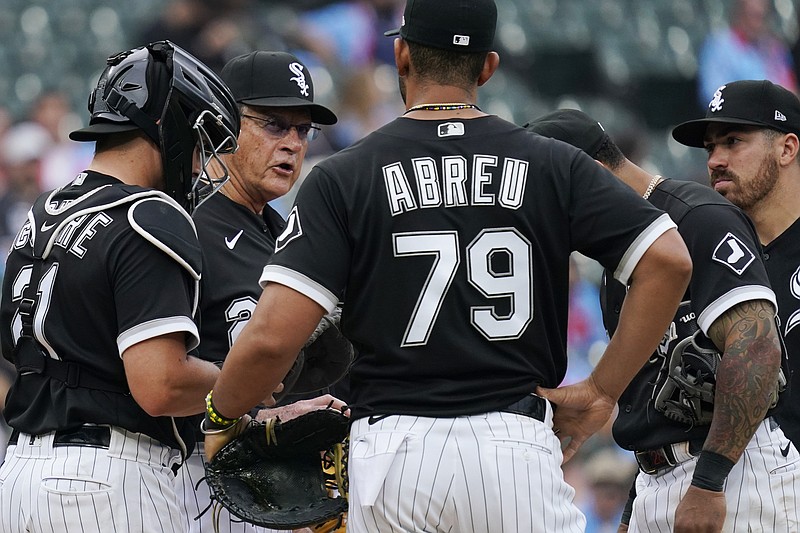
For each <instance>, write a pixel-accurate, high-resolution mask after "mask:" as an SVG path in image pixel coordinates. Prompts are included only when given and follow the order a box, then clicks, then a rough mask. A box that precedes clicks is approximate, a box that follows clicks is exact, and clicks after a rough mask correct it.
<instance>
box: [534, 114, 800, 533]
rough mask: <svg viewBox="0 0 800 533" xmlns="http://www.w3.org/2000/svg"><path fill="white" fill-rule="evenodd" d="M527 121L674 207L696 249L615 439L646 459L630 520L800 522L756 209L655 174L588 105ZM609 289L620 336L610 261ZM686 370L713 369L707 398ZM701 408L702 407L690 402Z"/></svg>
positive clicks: (648, 526)
mask: <svg viewBox="0 0 800 533" xmlns="http://www.w3.org/2000/svg"><path fill="white" fill-rule="evenodd" d="M526 128H528V129H529V130H531V131H534V132H536V133H539V134H541V135H545V136H547V137H552V138H555V139H559V140H562V141H564V142H568V143H570V144H572V145H573V146H576V147H578V148H581V149H582V150H583V151H584V152H586V153H587V154H589V155H591V156H592V157H594V158H595V159H596V160H598V161H600V162H601V163H602V164H603V165H604V166H605V167H606V168H608V169H609V170H611V171H612V172H613V173H614V174H615V175H616V176H617V177H618V178H619V179H620V180H621V181H622V182H624V183H626V184H627V185H629V186H630V187H632V188H633V189H634V190H635V191H636V192H637V193H638V194H642V195H644V196H645V197H646V198H647V199H648V200H649V201H650V202H651V203H652V204H653V205H655V206H656V207H658V208H660V209H663V210H664V211H666V212H667V213H668V214H669V215H670V217H671V218H672V220H673V221H675V223H676V224H678V231H679V232H680V234H681V236H682V237H683V240H684V241H685V242H686V245H687V247H688V248H689V253H690V254H691V257H692V265H693V269H692V279H691V282H690V283H689V288H688V289H687V291H686V294H685V295H684V298H683V301H682V302H681V305H680V306H679V307H678V310H677V313H676V314H675V318H674V320H673V321H672V324H671V325H670V327H669V329H668V330H667V332H666V334H665V336H664V339H663V341H662V343H661V344H660V345H659V346H658V349H657V350H656V351H654V352H653V354H652V355H651V357H650V360H649V361H648V362H647V363H646V364H645V366H644V367H643V368H642V370H641V371H640V372H639V373H638V374H637V375H636V377H635V378H634V379H633V381H632V382H631V384H630V385H629V386H628V388H627V389H626V390H625V392H623V393H622V396H621V397H620V399H619V414H618V415H617V418H616V420H615V422H614V425H613V434H614V439H615V440H616V442H617V443H618V444H619V445H620V446H622V447H623V448H625V449H627V450H632V451H634V452H635V455H636V458H637V460H638V462H639V465H640V473H639V475H638V477H637V480H636V483H635V485H634V487H633V489H632V491H631V497H632V499H631V501H629V506H628V510H627V512H626V513H625V515H624V516H623V526H627V527H628V531H630V532H633V531H654V530H663V531H667V530H669V531H687V529H686V528H687V527H688V528H697V529H691V530H692V531H696V530H701V531H731V532H733V531H747V530H755V531H783V532H787V533H788V532H789V531H793V530H796V529H797V526H798V521H797V520H798V507H797V500H796V499H795V498H785V497H784V496H785V494H786V493H787V492H794V491H795V490H797V489H800V477H798V476H797V475H795V474H793V473H792V469H791V467H790V465H791V464H792V463H793V462H795V461H797V460H798V459H800V455H798V453H797V450H796V449H795V448H794V447H792V446H791V444H790V442H789V440H788V439H787V438H786V436H785V435H784V434H783V432H782V431H781V429H780V428H779V427H778V425H777V423H775V421H774V419H772V418H771V417H769V416H768V415H769V414H770V413H771V412H770V411H769V409H770V408H771V407H772V406H773V405H774V403H775V401H776V400H777V394H778V391H779V389H780V388H781V385H782V384H781V383H780V382H779V377H781V375H780V373H779V368H780V365H781V361H782V349H781V342H780V338H779V333H778V329H777V325H776V304H775V294H774V293H773V292H772V290H771V288H770V285H769V280H768V278H767V272H766V270H765V269H764V264H763V262H762V261H761V257H760V253H759V246H758V241H757V239H756V235H755V231H754V229H753V226H752V223H751V222H750V220H749V219H748V218H747V217H746V216H745V215H744V214H743V213H742V212H741V210H739V209H738V208H736V207H735V206H734V205H732V204H731V203H730V202H728V201H727V200H725V199H724V198H722V197H721V196H719V195H718V194H716V193H715V192H714V191H713V190H711V189H710V188H709V187H706V186H704V185H701V184H699V183H695V182H691V181H681V180H674V179H664V178H662V177H661V176H657V175H656V176H654V175H650V174H649V173H647V172H646V171H645V170H643V169H642V168H640V167H639V166H637V165H636V164H634V163H633V162H632V161H630V160H628V159H627V158H626V157H625V156H624V154H623V153H622V151H621V150H620V149H619V147H618V146H617V145H616V144H615V143H614V142H613V141H612V140H611V138H610V137H609V136H608V135H607V134H606V132H605V131H604V129H603V127H602V126H601V125H600V124H599V123H598V122H597V121H596V120H593V119H592V118H590V117H589V116H587V115H586V114H585V113H583V112H581V111H578V110H574V109H562V110H557V111H554V112H552V113H549V114H547V115H544V116H542V117H539V118H538V119H536V120H534V121H532V122H530V123H529V124H526ZM601 293H602V300H603V302H602V303H603V305H602V311H603V318H604V323H605V325H606V329H607V330H608V333H609V335H613V334H614V332H615V331H616V330H617V326H618V323H617V321H618V318H619V311H620V309H621V307H622V305H623V302H624V300H625V293H626V287H625V286H624V285H622V284H621V283H619V282H618V281H616V280H614V279H613V278H612V277H611V276H610V273H608V272H607V273H606V276H605V277H604V284H603V287H602V291H601ZM697 356H700V357H708V358H709V360H710V361H713V362H714V366H715V367H716V368H715V370H716V374H715V375H706V376H703V375H702V372H707V371H708V372H709V373H710V371H711V370H712V368H708V369H706V368H702V369H701V366H700V364H699V363H700V360H699V359H693V358H695V357H697ZM783 362H784V363H785V357H784V358H783ZM693 363H695V366H694V367H691V365H692V364H693ZM684 377H685V378H686V379H691V380H696V381H695V382H699V381H700V380H706V382H705V385H706V388H707V390H708V391H709V397H708V398H706V399H699V398H693V397H691V396H690V393H691V390H692V389H688V392H683V391H682V390H681V389H680V388H679V387H677V386H676V385H675V384H676V383H678V382H679V381H680V379H682V378H684ZM698 387H699V385H698ZM709 400H710V401H709ZM695 408H696V409H698V410H700V411H701V412H700V413H697V414H696V413H694V412H690V411H691V410H692V409H695ZM684 414H685V417H686V419H685V420H683V419H681V417H680V416H679V415H684ZM782 450H789V451H788V452H787V453H786V454H784V453H782ZM709 459H711V461H710V462H709ZM717 463H719V464H720V465H721V467H720V468H721V470H719V471H713V472H712V475H716V480H715V481H716V482H717V485H718V486H716V487H709V486H708V476H709V473H708V465H709V464H712V465H715V464H717ZM734 464H735V466H734ZM704 468H705V471H704ZM729 469H730V474H728V470H729ZM776 470H787V472H786V473H785V474H784V475H782V476H776V475H774V474H773V471H776ZM726 474H727V475H726ZM723 489H724V490H723ZM634 497H635V499H633V498H634ZM723 524H724V527H723Z"/></svg>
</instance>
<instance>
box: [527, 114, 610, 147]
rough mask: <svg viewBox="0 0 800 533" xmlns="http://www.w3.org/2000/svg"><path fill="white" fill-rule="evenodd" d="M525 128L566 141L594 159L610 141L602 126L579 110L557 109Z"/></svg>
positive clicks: (531, 122)
mask: <svg viewBox="0 0 800 533" xmlns="http://www.w3.org/2000/svg"><path fill="white" fill-rule="evenodd" d="M523 128H525V129H527V130H529V131H532V132H534V133H538V134H539V135H542V136H544V137H552V138H553V139H558V140H559V141H564V142H565V143H568V144H571V145H572V146H574V147H576V148H580V149H581V150H583V151H584V152H586V153H587V154H589V155H590V156H592V157H594V156H596V155H597V151H598V150H599V149H600V147H601V146H602V145H603V142H605V141H606V139H608V134H606V130H605V129H604V128H603V125H602V124H600V123H599V122H598V121H596V120H594V119H593V118H591V117H590V116H589V115H587V114H586V113H584V112H583V111H578V110H577V109H557V110H556V111H553V112H551V113H548V114H546V115H543V116H541V117H539V118H537V119H535V120H532V121H530V122H528V123H527V124H525V125H524V126H523Z"/></svg>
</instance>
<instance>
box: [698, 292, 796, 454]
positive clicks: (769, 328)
mask: <svg viewBox="0 0 800 533" xmlns="http://www.w3.org/2000/svg"><path fill="white" fill-rule="evenodd" d="M774 313H775V310H774V307H773V306H772V304H771V303H769V302H767V301H765V300H756V301H751V302H744V303H741V304H739V305H737V306H736V307H734V308H733V309H731V310H729V311H728V312H726V313H725V314H724V315H723V316H721V317H720V318H718V319H717V320H716V321H715V322H714V324H712V326H711V328H710V329H709V336H710V337H711V338H712V340H714V341H715V343H718V344H721V345H723V346H724V347H725V348H724V353H723V356H722V360H721V362H720V365H719V368H718V370H717V376H716V388H715V394H714V417H713V419H712V422H711V427H710V428H709V433H708V437H707V438H706V442H705V445H704V447H703V448H704V450H708V451H712V452H714V453H718V454H720V455H724V456H725V457H727V458H728V459H730V460H731V461H733V462H736V461H738V460H739V457H740V456H741V454H742V452H743V450H744V449H745V447H746V446H747V443H748V442H749V441H750V439H751V438H752V437H753V434H754V433H755V431H756V429H757V428H758V425H759V424H760V423H761V422H762V421H763V420H764V417H765V415H766V413H767V410H768V409H769V408H770V405H771V404H772V401H773V395H774V394H775V393H776V386H777V379H778V372H779V369H780V362H781V348H780V340H779V338H778V332H777V331H776V326H775V320H774Z"/></svg>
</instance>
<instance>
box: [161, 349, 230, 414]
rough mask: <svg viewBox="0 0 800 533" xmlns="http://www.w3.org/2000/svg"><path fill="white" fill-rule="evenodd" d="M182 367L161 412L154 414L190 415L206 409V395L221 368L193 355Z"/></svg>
mask: <svg viewBox="0 0 800 533" xmlns="http://www.w3.org/2000/svg"><path fill="white" fill-rule="evenodd" d="M181 367H182V368H181V370H180V372H181V373H180V379H178V380H174V381H173V383H172V384H171V385H170V387H169V391H168V393H166V394H165V395H164V399H163V402H162V403H163V408H162V409H161V412H160V413H159V414H158V415H154V416H190V415H196V414H200V413H202V412H204V411H205V405H206V404H205V397H206V394H208V391H209V389H210V388H211V387H212V386H213V385H214V382H215V381H216V379H217V376H219V368H218V367H217V366H216V365H215V364H214V363H211V362H209V361H204V360H202V359H199V358H197V357H192V356H188V357H187V358H186V360H185V362H184V363H183V364H182V365H181ZM151 414H152V413H151Z"/></svg>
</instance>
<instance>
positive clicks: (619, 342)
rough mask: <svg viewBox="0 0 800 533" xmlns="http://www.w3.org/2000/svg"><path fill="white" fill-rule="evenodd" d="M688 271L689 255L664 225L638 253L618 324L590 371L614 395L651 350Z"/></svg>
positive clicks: (671, 314) (674, 306) (679, 295)
mask: <svg viewBox="0 0 800 533" xmlns="http://www.w3.org/2000/svg"><path fill="white" fill-rule="evenodd" d="M690 277H691V259H690V258H689V253H688V251H687V250H686V245H685V244H684V243H683V240H682V239H681V237H680V235H679V234H678V233H677V231H675V230H670V231H669V232H667V233H665V234H664V235H662V236H661V237H659V238H658V239H657V240H656V241H655V242H654V243H653V245H652V246H651V247H650V248H649V249H648V250H647V252H646V253H645V254H644V255H643V256H642V258H641V259H640V261H639V263H638V264H637V266H636V268H635V270H634V272H633V276H632V279H631V286H630V289H629V291H628V294H627V296H626V297H625V301H624V303H623V305H622V309H621V311H620V320H619V326H618V327H617V330H616V332H615V333H614V336H613V337H612V339H611V341H610V342H609V344H608V348H607V349H606V352H605V354H604V355H603V357H602V358H601V359H600V362H599V363H598V364H597V366H596V367H595V369H594V371H593V372H592V376H593V378H594V379H595V381H596V383H597V385H598V386H599V387H600V388H601V389H602V390H603V391H604V392H605V393H606V394H608V395H609V396H610V397H612V398H614V399H615V400H616V399H618V398H619V396H620V395H621V394H622V391H623V390H625V387H627V385H628V383H630V381H631V379H633V376H635V375H636V373H637V372H638V371H639V370H640V369H641V367H642V365H643V364H644V363H645V361H647V358H648V357H650V355H651V354H652V353H653V352H654V351H655V350H656V347H657V346H658V344H659V342H661V340H662V338H663V337H664V333H665V332H666V331H667V328H668V327H669V324H670V323H671V322H672V319H673V318H674V316H675V310H676V309H677V308H678V304H679V303H680V302H681V298H682V297H683V295H684V293H685V291H686V287H687V285H688V284H689V278H690Z"/></svg>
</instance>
